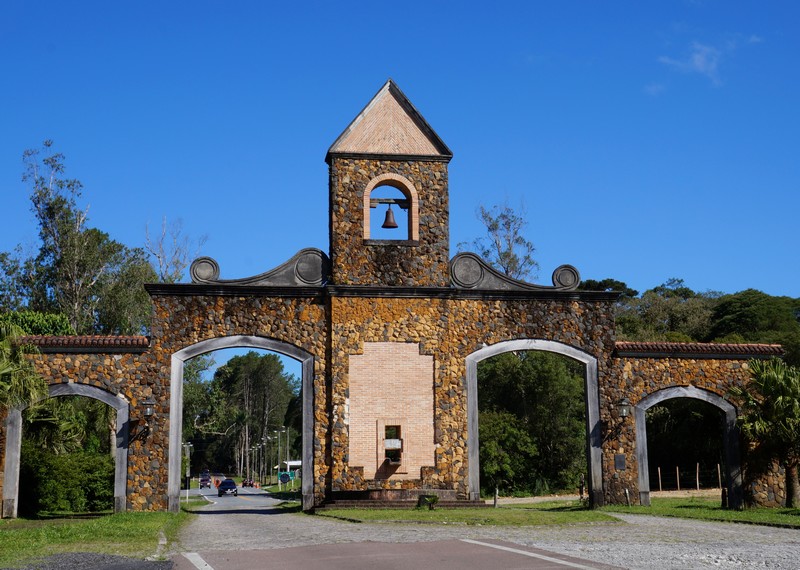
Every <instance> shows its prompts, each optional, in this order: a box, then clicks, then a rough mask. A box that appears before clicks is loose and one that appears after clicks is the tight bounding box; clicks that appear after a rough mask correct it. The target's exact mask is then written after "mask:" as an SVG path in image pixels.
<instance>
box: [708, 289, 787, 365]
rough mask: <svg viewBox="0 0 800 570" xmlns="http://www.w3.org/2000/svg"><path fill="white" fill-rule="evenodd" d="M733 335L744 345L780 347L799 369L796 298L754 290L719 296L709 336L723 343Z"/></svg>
mask: <svg viewBox="0 0 800 570" xmlns="http://www.w3.org/2000/svg"><path fill="white" fill-rule="evenodd" d="M734 335H738V336H739V337H740V338H742V339H743V340H744V341H745V342H763V343H777V344H781V345H783V347H784V349H785V351H786V356H785V360H786V362H787V363H789V364H792V365H794V366H800V299H792V298H790V297H773V296H771V295H767V294H766V293H762V292H761V291H756V290H754V289H747V290H746V291H740V292H739V293H734V294H732V295H725V296H723V297H722V298H720V299H719V303H718V304H717V305H716V307H715V308H714V312H713V315H712V326H711V327H710V333H709V336H710V337H711V338H713V339H715V340H716V341H720V340H726V341H727V340H728V339H730V338H731V337H733V336H734Z"/></svg>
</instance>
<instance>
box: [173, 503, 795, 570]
mask: <svg viewBox="0 0 800 570" xmlns="http://www.w3.org/2000/svg"><path fill="white" fill-rule="evenodd" d="M243 498H244V497H243ZM228 499H233V497H223V498H222V499H219V500H217V498H216V497H214V500H217V504H216V505H214V506H213V507H210V508H207V509H204V512H202V513H201V514H200V516H198V517H197V520H196V521H194V522H193V523H192V524H191V525H189V526H188V527H187V528H186V529H185V532H184V533H183V535H182V536H181V539H180V544H179V545H178V546H177V548H176V549H175V551H174V553H173V556H172V560H173V562H174V564H175V569H177V570H195V569H196V568H205V569H207V570H210V569H214V570H231V569H238V568H266V569H268V568H281V569H284V568H289V567H294V568H312V569H313V568H318V567H319V568H321V567H323V566H324V568H325V569H326V570H338V569H345V568H347V569H348V570H357V569H359V568H373V569H374V568H375V567H376V566H379V567H381V568H382V569H398V570H402V569H405V568H412V567H413V568H420V567H433V568H436V570H440V569H441V570H443V569H446V568H458V570H470V569H477V568H481V569H483V568H487V567H493V568H497V569H501V568H570V567H573V568H574V567H578V568H581V567H582V568H608V566H615V567H620V568H634V569H636V568H643V569H644V568H647V569H649V568H659V569H697V568H715V569H724V570H727V569H734V568H736V569H741V568H761V569H764V568H770V569H796V568H798V567H800V566H799V564H800V563H799V562H798V561H800V531H796V530H789V529H775V528H769V527H759V526H751V525H739V524H724V523H708V522H702V521H690V520H680V519H664V518H658V517H649V516H645V515H620V516H619V519H620V520H619V522H616V523H602V524H593V525H576V526H574V527H571V526H558V527H535V528H531V527H526V528H516V527H515V528H504V527H480V526H455V525H453V526H441V525H436V526H433V525H418V524H398V523H386V524H355V523H349V522H346V521H339V520H334V519H329V518H324V517H319V516H310V515H303V514H300V513H287V512H286V511H284V510H280V509H274V508H270V507H264V508H253V507H247V506H243V507H241V508H240V507H239V505H238V504H237V503H235V502H234V501H233V500H231V501H228ZM254 499H255V498H254ZM465 540H468V541H475V542H465ZM497 545H500V546H503V547H506V548H511V549H513V550H512V551H508V550H498V549H497V548H495V546H497ZM514 550H516V551H514ZM536 555H538V556H536ZM542 557H546V558H542ZM564 557H569V558H568V559H567V558H564ZM487 560H491V563H490V564H488V565H487ZM323 562H324V564H323ZM565 562H566V564H568V565H566V566H565V565H564V564H565ZM204 564H207V565H204ZM576 565H577V566H576Z"/></svg>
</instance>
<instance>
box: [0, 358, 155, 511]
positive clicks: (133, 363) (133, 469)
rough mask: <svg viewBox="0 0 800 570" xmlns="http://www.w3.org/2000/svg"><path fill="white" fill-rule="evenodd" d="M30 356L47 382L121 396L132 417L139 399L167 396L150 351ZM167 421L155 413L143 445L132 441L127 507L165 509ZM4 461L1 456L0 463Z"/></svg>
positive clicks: (135, 416)
mask: <svg viewBox="0 0 800 570" xmlns="http://www.w3.org/2000/svg"><path fill="white" fill-rule="evenodd" d="M30 358H31V360H32V361H33V364H34V367H35V369H36V372H37V373H38V374H40V375H41V376H42V377H44V378H45V379H46V380H47V381H48V383H49V384H59V383H63V384H67V383H75V384H84V385H87V386H92V387H95V388H100V389H102V390H105V391H106V392H108V393H109V394H112V395H114V396H117V395H121V396H124V398H125V399H126V400H127V401H128V402H129V405H130V408H131V415H132V417H131V419H136V418H137V417H138V416H137V415H136V408H137V406H138V404H139V402H141V401H142V400H145V399H147V398H153V399H154V400H155V401H157V402H163V401H165V400H167V401H168V399H169V387H168V385H167V386H166V387H165V386H164V385H162V384H160V383H159V382H158V381H157V379H156V377H155V374H154V371H153V359H152V355H151V354H149V353H141V354H131V353H119V354H114V353H112V352H107V353H83V354H79V353H75V354H73V353H63V352H57V353H51V352H48V353H42V354H37V355H31V356H30ZM165 390H166V392H165ZM167 421H168V418H167V417H166V416H165V415H164V414H163V413H161V414H158V415H157V416H156V417H154V418H153V421H152V422H151V425H152V427H153V430H152V433H151V435H150V437H149V441H148V442H147V445H146V446H145V445H143V442H142V441H136V442H134V443H133V444H132V445H131V446H130V448H129V450H128V491H127V508H128V509H131V510H143V511H158V510H165V509H166V508H167V502H166V485H167V474H166V471H165V470H161V469H160V466H161V465H162V464H163V465H166V459H167V436H166V434H167V427H168V424H167ZM0 440H2V444H3V445H2V451H0V453H3V452H4V451H5V434H2V437H0ZM4 461H5V457H3V463H2V465H4V464H5V463H4Z"/></svg>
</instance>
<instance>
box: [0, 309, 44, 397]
mask: <svg viewBox="0 0 800 570" xmlns="http://www.w3.org/2000/svg"><path fill="white" fill-rule="evenodd" d="M24 335H25V331H23V330H22V329H21V328H19V327H18V326H16V325H14V324H11V323H7V322H0V410H7V409H8V408H11V407H24V406H28V405H30V404H32V403H33V402H35V401H37V400H39V399H40V398H43V397H44V396H45V395H46V394H47V385H46V384H45V381H44V380H43V379H42V377H41V376H39V375H38V374H36V371H35V370H34V369H33V366H32V365H31V363H30V362H29V361H28V360H27V358H26V356H25V355H26V354H30V353H35V352H36V347H33V346H29V345H25V344H20V342H19V341H20V337H22V336H24Z"/></svg>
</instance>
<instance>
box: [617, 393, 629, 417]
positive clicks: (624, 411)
mask: <svg viewBox="0 0 800 570" xmlns="http://www.w3.org/2000/svg"><path fill="white" fill-rule="evenodd" d="M617 410H618V411H619V417H620V418H622V419H625V418H627V417H628V416H629V415H631V401H630V400H628V398H622V400H620V401H619V403H618V404H617Z"/></svg>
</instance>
